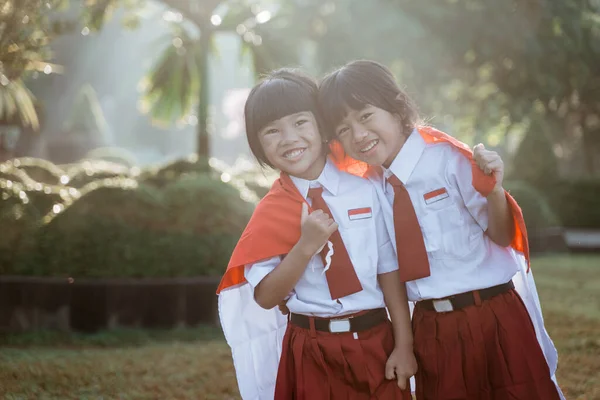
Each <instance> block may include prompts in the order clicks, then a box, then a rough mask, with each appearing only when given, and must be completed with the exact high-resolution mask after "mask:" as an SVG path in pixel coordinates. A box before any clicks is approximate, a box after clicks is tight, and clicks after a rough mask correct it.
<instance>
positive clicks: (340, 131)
mask: <svg viewBox="0 0 600 400" xmlns="http://www.w3.org/2000/svg"><path fill="white" fill-rule="evenodd" d="M348 130H349V129H348V128H346V127H344V128H340V129H339V130H338V131H337V134H338V136H341V135H343V134H344V133H346V132H348Z"/></svg>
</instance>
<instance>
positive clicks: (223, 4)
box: [145, 0, 297, 162]
mask: <svg viewBox="0 0 600 400" xmlns="http://www.w3.org/2000/svg"><path fill="white" fill-rule="evenodd" d="M162 2H163V3H164V4H165V5H167V6H168V7H170V8H171V9H173V10H175V11H176V12H177V14H173V15H174V16H175V17H174V18H173V20H174V21H172V22H173V23H172V28H173V29H172V33H173V36H172V38H170V39H171V40H170V41H169V44H168V45H167V46H166V47H165V49H164V51H163V53H162V55H161V57H160V58H159V60H158V62H157V63H156V64H155V66H154V67H153V68H152V70H151V71H150V73H149V74H148V86H147V88H146V90H145V99H146V100H147V101H148V103H149V113H150V115H151V116H152V117H153V118H155V120H157V121H161V122H173V121H174V120H178V119H181V118H182V117H184V116H186V115H189V114H190V112H191V111H192V108H193V106H194V105H196V104H197V107H198V108H197V118H198V126H197V137H198V139H197V153H198V155H199V156H200V159H202V160H204V162H207V161H208V157H209V155H210V142H209V135H208V132H207V119H208V99H209V85H208V82H209V79H210V77H209V71H208V58H209V56H210V55H211V54H214V53H215V52H216V49H215V46H214V43H213V41H214V37H215V34H216V33H218V32H236V33H237V34H239V35H240V36H241V37H242V43H243V46H242V49H243V50H242V51H243V52H248V53H249V54H251V56H252V60H253V64H254V69H255V73H257V74H259V73H262V72H264V71H266V70H269V69H271V68H274V67H277V66H280V65H286V64H287V65H289V64H292V63H295V62H296V60H297V57H296V56H297V50H296V48H295V47H294V45H293V44H292V43H290V40H293V39H292V37H293V36H291V35H289V34H288V35H281V34H279V33H280V31H279V29H283V27H284V25H285V24H279V25H278V26H279V28H278V27H277V25H273V24H272V23H271V22H269V21H270V20H271V17H272V13H275V11H269V10H267V9H261V8H260V6H259V5H258V3H257V2H256V1H248V0H229V1H223V0H202V1H200V0H162ZM285 11H286V10H285V7H283V8H280V9H279V10H278V12H277V14H276V16H275V17H274V18H273V19H274V20H275V19H277V18H282V17H283V16H284V15H286V12H285ZM288 15H289V14H288ZM186 21H187V22H188V23H192V24H193V25H194V26H195V28H197V30H198V31H199V35H197V34H196V35H195V36H194V33H195V32H191V30H190V29H189V24H187V25H186V23H185V22H186ZM286 39H287V42H286Z"/></svg>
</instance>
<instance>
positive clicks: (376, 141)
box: [360, 139, 379, 153]
mask: <svg viewBox="0 0 600 400" xmlns="http://www.w3.org/2000/svg"><path fill="white" fill-rule="evenodd" d="M377 143H379V140H378V139H373V140H371V141H370V142H369V143H367V145H366V146H365V147H363V148H362V149H360V152H361V153H366V152H367V151H369V150H371V149H372V148H373V147H375V146H376V145H377Z"/></svg>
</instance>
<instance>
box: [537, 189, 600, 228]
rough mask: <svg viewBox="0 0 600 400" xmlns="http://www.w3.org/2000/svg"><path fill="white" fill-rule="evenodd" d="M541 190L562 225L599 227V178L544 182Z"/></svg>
mask: <svg viewBox="0 0 600 400" xmlns="http://www.w3.org/2000/svg"><path fill="white" fill-rule="evenodd" d="M543 190H544V193H545V194H546V196H547V198H548V201H549V202H550V204H551V205H552V208H553V209H554V210H556V212H557V213H558V215H559V217H560V220H561V221H562V223H563V226H565V227H570V228H589V229H600V207H598V205H599V204H600V202H599V201H598V193H600V180H599V179H581V180H572V181H565V180H563V181H560V182H553V183H545V185H544V187H543Z"/></svg>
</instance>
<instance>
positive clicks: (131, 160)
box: [84, 147, 138, 168]
mask: <svg viewBox="0 0 600 400" xmlns="http://www.w3.org/2000/svg"><path fill="white" fill-rule="evenodd" d="M84 159H86V160H99V161H108V162H110V163H114V164H119V165H122V166H124V167H127V168H132V167H135V166H136V165H137V164H138V162H137V159H136V157H135V155H134V154H133V153H132V152H130V151H129V150H126V149H123V148H121V147H98V148H96V149H93V150H90V151H89V152H88V153H87V154H86V155H85V157H84Z"/></svg>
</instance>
